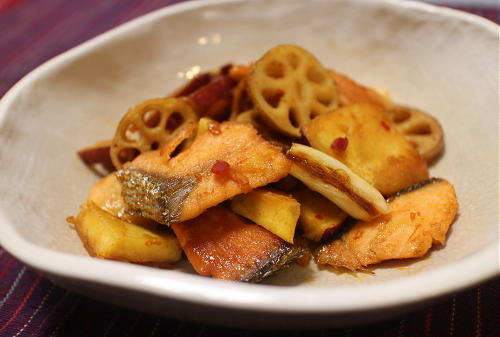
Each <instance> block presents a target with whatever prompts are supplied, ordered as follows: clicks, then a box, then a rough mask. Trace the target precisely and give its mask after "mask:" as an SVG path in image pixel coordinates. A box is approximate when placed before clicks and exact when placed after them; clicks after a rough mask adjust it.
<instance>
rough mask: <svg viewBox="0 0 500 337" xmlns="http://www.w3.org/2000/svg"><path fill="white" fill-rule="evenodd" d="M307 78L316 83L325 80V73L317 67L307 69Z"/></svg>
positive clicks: (321, 82)
mask: <svg viewBox="0 0 500 337" xmlns="http://www.w3.org/2000/svg"><path fill="white" fill-rule="evenodd" d="M307 79H308V80H309V81H311V82H313V83H316V84H323V82H325V75H324V74H323V73H322V72H321V71H320V70H319V69H318V68H317V67H309V69H307Z"/></svg>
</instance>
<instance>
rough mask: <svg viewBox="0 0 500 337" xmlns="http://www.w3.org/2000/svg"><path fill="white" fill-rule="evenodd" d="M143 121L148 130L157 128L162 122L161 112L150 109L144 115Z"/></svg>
mask: <svg viewBox="0 0 500 337" xmlns="http://www.w3.org/2000/svg"><path fill="white" fill-rule="evenodd" d="M142 120H143V121H144V125H146V126H147V127H148V128H151V129H153V128H156V127H157V126H158V125H159V124H160V121H161V112H160V111H158V110H156V109H148V110H146V111H145V112H144V113H143V115H142Z"/></svg>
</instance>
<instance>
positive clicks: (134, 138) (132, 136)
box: [123, 123, 141, 142]
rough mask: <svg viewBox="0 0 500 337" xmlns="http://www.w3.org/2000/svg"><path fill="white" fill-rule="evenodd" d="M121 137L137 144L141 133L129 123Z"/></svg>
mask: <svg viewBox="0 0 500 337" xmlns="http://www.w3.org/2000/svg"><path fill="white" fill-rule="evenodd" d="M123 137H124V138H125V139H126V140H127V141H129V142H138V141H139V140H140V139H141V131H140V130H139V128H138V127H137V125H135V124H133V123H130V124H129V125H127V128H126V129H125V134H124V135H123Z"/></svg>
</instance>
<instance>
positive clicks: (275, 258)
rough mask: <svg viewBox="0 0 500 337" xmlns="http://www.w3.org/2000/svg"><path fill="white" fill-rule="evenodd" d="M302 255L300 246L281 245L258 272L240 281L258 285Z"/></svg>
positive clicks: (302, 251)
mask: <svg viewBox="0 0 500 337" xmlns="http://www.w3.org/2000/svg"><path fill="white" fill-rule="evenodd" d="M304 253H305V252H304V250H303V248H301V247H300V246H294V245H290V244H288V243H283V245H281V246H280V247H279V248H278V249H276V250H275V251H274V252H273V253H272V255H271V256H270V257H269V259H267V260H266V261H265V262H264V264H263V265H262V266H260V268H259V269H258V270H256V271H255V272H253V273H251V274H250V275H248V276H246V277H244V278H242V279H241V280H240V281H243V282H250V283H259V282H261V281H263V280H264V279H266V278H268V277H270V276H272V275H274V274H276V273H277V272H278V271H280V270H283V269H285V268H288V267H289V266H290V264H291V263H292V262H293V261H294V260H296V259H298V258H299V257H301V256H303V255H304Z"/></svg>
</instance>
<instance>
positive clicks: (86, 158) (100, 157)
mask: <svg viewBox="0 0 500 337" xmlns="http://www.w3.org/2000/svg"><path fill="white" fill-rule="evenodd" d="M110 149H111V140H105V141H102V142H97V143H95V144H94V145H92V146H89V147H86V148H84V149H81V150H80V151H78V156H79V157H80V159H81V160H82V161H83V162H84V163H85V165H87V166H88V167H90V168H91V169H92V170H93V171H95V172H96V173H98V174H99V175H101V176H104V175H106V174H107V173H109V172H113V171H114V170H115V166H114V165H113V162H112V161H111V155H110V153H109V151H110ZM99 165H100V166H101V167H99Z"/></svg>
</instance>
